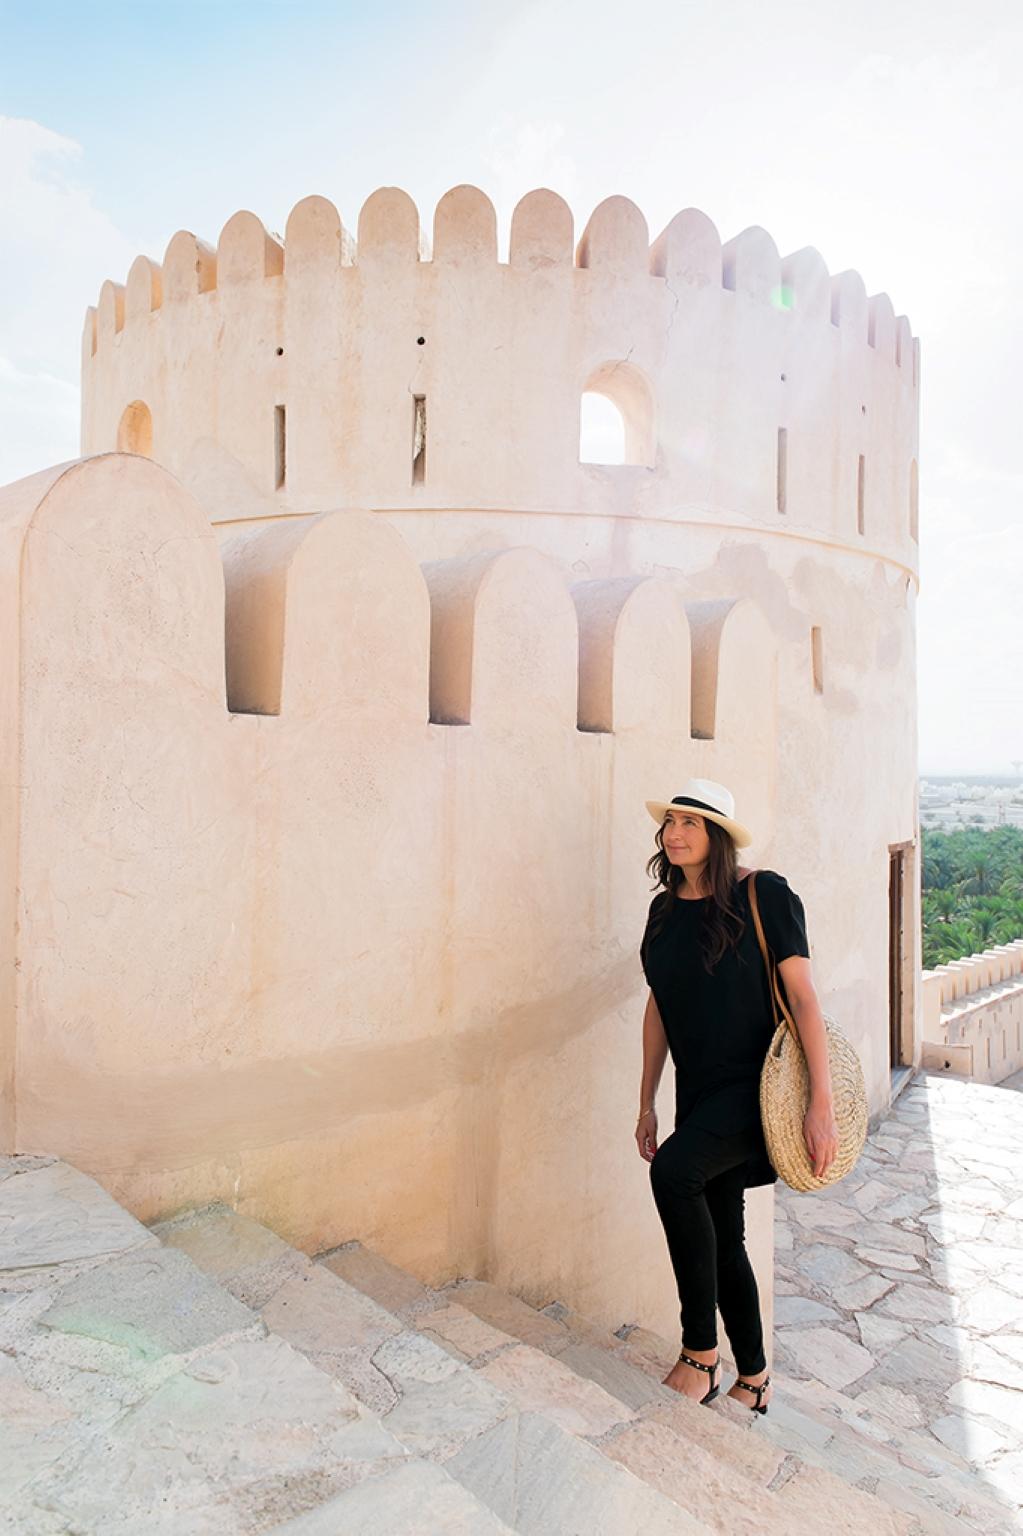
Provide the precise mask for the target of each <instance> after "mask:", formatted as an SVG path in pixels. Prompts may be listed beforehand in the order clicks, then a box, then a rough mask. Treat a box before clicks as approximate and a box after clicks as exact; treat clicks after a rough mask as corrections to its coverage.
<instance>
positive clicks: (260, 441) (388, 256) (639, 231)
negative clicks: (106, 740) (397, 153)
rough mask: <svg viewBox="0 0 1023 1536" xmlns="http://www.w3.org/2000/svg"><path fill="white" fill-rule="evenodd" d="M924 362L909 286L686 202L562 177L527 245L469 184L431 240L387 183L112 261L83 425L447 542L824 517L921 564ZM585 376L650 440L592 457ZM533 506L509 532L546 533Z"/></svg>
mask: <svg viewBox="0 0 1023 1536" xmlns="http://www.w3.org/2000/svg"><path fill="white" fill-rule="evenodd" d="M918 359H919V352H918V343H917V342H916V340H915V339H914V337H913V336H912V333H911V330H910V327H909V322H908V321H907V320H906V318H905V317H904V316H900V317H896V315H895V312H894V309H893V306H892V304H891V301H890V300H889V298H888V296H887V295H886V294H883V293H882V294H877V295H874V296H873V297H870V298H868V296H867V294H866V291H865V288H864V285H863V282H862V280H861V279H860V278H859V276H858V275H857V274H856V273H855V272H843V273H839V274H838V275H835V276H832V275H830V274H829V272H828V270H827V268H826V266H825V264H824V261H823V260H822V258H821V257H820V256H819V254H818V253H817V252H816V251H814V250H812V249H809V248H807V249H804V250H800V251H797V252H795V253H793V254H791V255H788V256H784V257H782V256H781V255H780V254H779V252H778V249H777V247H776V246H775V244H774V241H773V240H772V239H771V237H770V235H768V234H767V233H766V231H764V230H762V229H759V228H751V229H747V230H744V231H742V232H741V233H740V234H738V235H736V236H735V237H734V238H733V239H730V240H728V241H727V242H725V243H724V244H722V242H721V239H720V237H719V235H718V232H717V230H716V229H715V228H714V226H713V224H712V223H711V222H710V220H709V219H707V218H706V216H705V215H704V214H702V213H700V212H699V211H698V210H695V209H687V210H684V211H683V212H681V213H679V214H677V215H676V216H675V217H674V218H673V219H672V220H671V221H670V222H669V224H668V225H667V227H666V228H665V229H664V230H663V231H662V232H661V233H660V234H659V235H658V236H657V237H656V238H655V239H654V240H653V241H651V239H650V234H649V231H648V229H647V225H646V221H645V219H644V218H643V215H642V213H641V212H640V210H639V209H638V208H637V207H636V206H635V205H634V204H633V203H631V202H630V201H629V200H628V199H626V198H623V197H611V198H608V199H607V200H606V201H605V202H603V203H601V204H600V205H599V207H598V208H596V209H595V210H594V212H593V214H592V215H591V217H590V219H589V221H588V222H587V224H586V227H585V229H584V230H583V231H582V233H581V235H579V236H578V238H577V236H576V231H575V229H574V225H573V218H572V214H571V211H570V209H569V208H568V206H567V204H566V203H565V202H564V201H563V200H562V199H561V198H560V197H558V196H557V195H556V194H555V193H553V192H550V191H546V190H540V191H536V192H531V193H529V194H528V195H527V196H526V197H524V198H523V199H522V200H521V202H520V203H519V204H518V206H517V207H516V209H515V210H514V213H513V215H512V219H511V227H510V238H509V243H508V248H507V251H506V252H504V251H502V250H500V249H499V241H498V230H497V219H496V216H495V211H494V208H493V205H492V204H491V203H490V201H489V200H488V198H487V197H486V196H485V195H484V194H483V193H482V192H480V191H479V190H477V189H476V188H474V187H468V186H463V187H456V188H454V189H453V190H452V191H450V192H448V193H447V194H446V195H445V196H444V197H443V198H442V199H441V201H440V202H439V204H438V205H437V208H436V212H435V215H434V219H433V228H432V238H431V240H430V241H429V244H427V241H426V240H425V238H424V234H423V230H422V227H421V222H420V218H419V214H418V211H417V209H416V207H415V205H414V203H413V202H412V201H411V199H410V198H409V197H408V196H407V195H406V194H405V193H403V192H401V191H398V190H396V189H393V188H384V189H381V190H379V191H377V192H374V193H373V194H372V196H371V197H370V198H369V199H368V200H367V202H366V203H365V205H364V206H363V208H362V210H361V212H360V214H359V217H358V220H357V226H356V233H355V234H352V233H350V232H349V231H348V230H347V229H346V228H345V226H344V224H343V222H342V220H341V217H340V215H339V214H338V211H337V209H336V208H335V207H334V206H333V204H331V203H330V202H328V201H327V200H325V199H324V198H320V197H309V198H305V199H304V200H303V201H302V202H300V203H298V204H297V205H296V207H295V208H294V209H293V210H292V212H291V214H290V216H289V218H288V221H287V225H286V229H285V234H284V238H283V240H282V239H281V238H280V237H279V236H277V235H274V234H270V233H268V232H267V231H266V230H265V229H264V227H263V225H262V224H261V223H260V221H259V220H258V219H257V218H256V217H255V216H254V215H253V214H251V213H248V212H240V213H237V214H235V215H234V216H233V217H232V218H231V219H229V220H228V222H227V223H226V224H225V226H224V228H223V230H222V231H221V234H220V238H219V240H218V242H217V246H216V249H215V250H214V249H213V248H212V247H211V246H208V245H206V244H205V243H204V242H203V241H201V240H199V239H197V238H196V237H195V236H194V235H192V234H188V233H185V232H179V233H178V234H176V235H175V236H174V237H173V239H172V240H171V242H170V244H169V246H168V248H167V251H166V254H165V257H164V260H163V263H162V265H158V264H157V263H155V262H153V261H150V260H148V259H147V258H145V257H139V258H138V259H137V260H136V261H135V263H134V264H133V266H132V268H131V271H130V273H129V274H128V278H127V282H126V284H125V285H124V287H121V286H119V285H117V284H115V283H110V282H108V283H105V284H104V286H103V289H102V292H101V294H100V298H99V303H98V307H97V308H96V309H94V310H90V311H89V312H88V316H87V320H86V327H85V337H84V346H83V385H84V390H83V395H84V400H83V448H84V450H85V451H86V452H87V453H95V452H101V451H104V450H107V449H110V448H114V447H120V448H121V449H124V450H128V451H135V452H143V453H146V454H151V456H152V457H154V458H156V459H157V460H158V461H159V462H161V463H163V464H164V465H166V466H167V467H168V468H170V469H171V470H172V471H173V472H174V473H175V474H176V475H177V476H178V477H179V478H180V479H182V480H183V481H184V482H185V483H186V484H187V485H188V486H189V487H190V488H191V489H192V490H194V491H195V492H196V494H198V495H199V497H200V499H201V500H202V502H203V504H204V505H205V506H206V507H207V508H209V510H210V511H211V513H212V515H213V517H214V519H215V520H217V521H218V522H248V521H250V520H254V519H265V518H274V517H278V516H282V515H287V514H294V513H295V512H300V513H312V512H318V511H323V510H328V509H331V508H337V507H352V506H364V507H371V508H373V509H376V510H382V511H386V512H391V513H402V514H406V513H408V514H415V513H418V512H423V513H428V514H429V517H430V520H431V521H430V522H429V523H428V524H424V525H423V527H424V529H426V530H428V531H425V532H423V533H422V534H421V536H420V537H419V539H418V541H417V545H416V547H417V549H418V551H419V552H420V554H421V555H422V556H423V557H424V558H430V557H433V556H436V557H437V558H438V559H445V558H448V557H449V556H450V555H451V552H452V549H453V548H455V549H457V548H458V544H457V536H456V537H455V541H454V543H453V542H452V537H451V536H450V525H451V522H452V519H454V518H456V517H457V516H458V515H460V514H461V513H464V512H465V511H466V510H472V511H474V512H486V513H491V514H494V515H495V516H496V515H498V514H504V513H513V514H516V515H517V516H519V517H520V518H521V517H527V518H535V517H549V516H551V515H553V516H556V517H560V518H564V517H565V516H573V517H579V516H581V517H583V518H616V519H620V518H629V519H632V520H638V521H641V522H642V521H648V522H663V521H671V522H676V523H682V524H685V523H695V524H707V525H711V526H724V527H729V528H738V529H743V528H748V529H751V530H756V531H757V532H758V533H764V532H777V533H781V534H796V535H798V536H803V537H810V538H813V539H817V540H823V541H826V542H828V543H833V544H837V545H839V546H844V547H847V548H848V547H851V548H854V549H862V550H865V551H867V552H869V553H870V554H872V555H881V556H883V557H886V558H888V559H891V560H892V561H894V562H897V563H898V564H899V565H901V566H903V567H906V568H908V569H910V570H913V569H915V565H916V536H915V535H916V506H915V498H916V475H915V462H916V458H917V422H918V400H919V389H918V379H919V361H918ZM587 393H596V394H599V395H603V396H604V397H606V398H607V399H609V400H610V401H611V402H612V403H613V404H614V405H615V406H616V407H617V409H618V411H619V412H620V414H621V416H622V419H623V423H624V428H623V430H624V440H625V458H626V461H627V462H625V463H622V464H614V465H609V464H604V463H600V464H596V463H589V462H581V461H580V416H581V406H582V401H583V397H584V395H586V394H587ZM519 528H521V529H522V530H523V531H522V532H520V531H519ZM519 528H517V529H516V531H515V533H514V536H513V537H512V538H511V539H510V540H509V541H508V542H523V541H524V542H531V538H530V536H529V530H528V526H527V525H522V524H520V525H519ZM584 536H585V535H584V532H583V530H582V528H580V532H579V538H580V539H582V538H583V537H584ZM573 538H574V535H573V534H572V533H571V531H569V532H568V533H567V534H565V535H564V538H563V545H564V548H565V550H566V552H567V551H568V549H569V548H570V547H571V544H572V541H573ZM540 542H541V543H543V542H544V541H540ZM547 542H548V544H549V541H547ZM569 563H570V562H569ZM603 574H607V575H609V576H625V575H633V574H635V575H641V574H643V571H642V569H640V568H638V567H636V568H633V566H632V565H631V564H630V562H629V560H628V559H625V560H619V561H618V562H617V564H616V565H614V566H613V568H611V567H609V568H608V569H607V570H606V572H604V573H603Z"/></svg>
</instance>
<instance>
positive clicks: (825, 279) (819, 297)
mask: <svg viewBox="0 0 1023 1536" xmlns="http://www.w3.org/2000/svg"><path fill="white" fill-rule="evenodd" d="M781 283H782V291H783V293H784V294H785V295H786V297H787V298H788V299H789V300H790V301H791V302H790V305H789V307H790V308H791V309H793V310H794V311H795V312H796V313H797V314H799V315H801V316H805V317H806V318H807V319H809V320H820V321H822V322H826V321H828V320H830V318H831V274H830V273H829V272H828V269H827V266H826V265H825V262H824V257H823V256H822V255H821V253H820V252H819V251H817V250H815V249H814V247H813V246H812V245H806V246H804V247H803V249H802V250H800V251H793V252H792V253H791V255H789V256H786V257H785V259H784V261H783V262H782V264H781Z"/></svg>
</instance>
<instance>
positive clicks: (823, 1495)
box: [318, 1243, 944, 1533]
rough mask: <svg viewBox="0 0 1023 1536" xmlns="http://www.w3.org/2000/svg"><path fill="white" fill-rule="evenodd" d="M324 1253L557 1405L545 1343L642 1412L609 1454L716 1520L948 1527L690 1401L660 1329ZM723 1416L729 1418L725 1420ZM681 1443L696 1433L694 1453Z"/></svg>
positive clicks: (481, 1362)
mask: <svg viewBox="0 0 1023 1536" xmlns="http://www.w3.org/2000/svg"><path fill="white" fill-rule="evenodd" d="M318 1262H319V1263H321V1264H323V1265H326V1266H329V1267H330V1268H331V1269H332V1271H333V1272H334V1273H335V1274H337V1275H339V1276H340V1277H343V1278H345V1279H347V1280H348V1281H349V1282H350V1283H352V1284H355V1285H357V1286H358V1287H359V1288H360V1289H362V1290H363V1291H364V1293H365V1294H367V1295H370V1296H373V1297H374V1298H375V1299H377V1300H379V1301H380V1302H381V1304H383V1305H385V1306H392V1307H394V1308H395V1309H396V1311H397V1313H398V1314H399V1315H401V1316H402V1317H403V1319H405V1320H406V1321H414V1322H415V1324H416V1326H417V1327H418V1328H419V1329H420V1330H423V1331H428V1332H430V1333H432V1334H433V1335H434V1336H435V1337H437V1338H438V1339H439V1340H440V1341H441V1342H447V1343H448V1344H449V1345H451V1346H452V1347H454V1348H457V1349H459V1350H460V1351H461V1352H462V1353H463V1354H464V1356H465V1358H466V1359H467V1361H468V1362H469V1363H470V1364H472V1365H474V1366H475V1367H476V1368H477V1369H481V1370H484V1371H487V1372H488V1374H489V1375H490V1377H491V1379H493V1378H494V1377H495V1375H496V1376H497V1377H498V1378H499V1379H500V1380H501V1383H502V1385H503V1386H504V1387H505V1389H506V1390H509V1391H511V1392H512V1393H513V1394H515V1395H517V1397H518V1400H519V1401H520V1402H521V1404H522V1406H523V1407H530V1406H536V1405H538V1404H543V1405H544V1406H545V1407H546V1409H547V1411H548V1412H550V1411H551V1407H550V1403H551V1399H552V1397H554V1396H555V1395H556V1394H558V1393H565V1392H566V1389H567V1383H566V1382H565V1381H564V1379H563V1378H562V1379H561V1380H560V1381H558V1380H556V1379H555V1378H554V1377H552V1373H551V1370H550V1366H549V1365H548V1366H546V1367H543V1365H542V1362H539V1361H536V1360H535V1359H533V1358H531V1357H532V1356H533V1355H535V1353H536V1352H542V1353H544V1354H546V1355H548V1356H550V1357H553V1358H554V1359H556V1360H557V1361H558V1362H559V1364H560V1365H563V1366H569V1367H570V1368H571V1370H572V1371H573V1373H575V1374H576V1375H579V1376H582V1377H584V1378H586V1379H588V1380H590V1381H591V1382H593V1383H595V1384H597V1385H599V1386H600V1387H601V1388H603V1389H604V1390H605V1391H606V1392H608V1393H610V1394H611V1395H612V1396H616V1397H617V1398H618V1399H619V1401H620V1402H621V1403H622V1404H623V1405H625V1406H626V1407H629V1408H632V1409H633V1410H634V1411H635V1413H636V1419H635V1421H634V1422H633V1423H632V1424H624V1425H619V1426H618V1427H617V1428H615V1429H614V1430H612V1431H610V1432H608V1433H606V1434H605V1435H604V1436H602V1437H600V1436H594V1438H595V1440H596V1443H599V1444H600V1446H601V1448H602V1449H603V1450H604V1451H605V1453H606V1454H611V1455H618V1456H622V1457H625V1456H628V1457H629V1458H630V1464H631V1465H633V1466H634V1468H635V1470H637V1472H640V1473H641V1475H643V1476H645V1477H646V1478H647V1479H648V1480H649V1481H651V1482H653V1483H654V1484H655V1485H656V1486H659V1487H661V1488H662V1489H663V1491H665V1492H666V1493H669V1494H670V1496H671V1497H673V1498H675V1499H676V1500H677V1501H678V1502H679V1503H682V1504H684V1505H685V1506H686V1507H687V1508H689V1509H690V1510H691V1511H692V1512H693V1513H694V1514H696V1515H697V1516H698V1517H700V1516H702V1517H703V1518H704V1519H707V1520H712V1519H713V1520H715V1521H717V1522H719V1523H717V1524H715V1527H714V1528H715V1529H720V1530H736V1531H738V1530H751V1531H752V1530H760V1531H774V1530H778V1531H779V1532H788V1531H789V1530H791V1522H792V1520H793V1518H794V1516H795V1515H796V1513H797V1512H798V1511H799V1510H800V1509H802V1508H804V1506H805V1508H806V1509H807V1510H808V1511H809V1510H814V1511H816V1512H817V1513H818V1514H819V1512H820V1510H821V1509H822V1508H824V1507H826V1506H827V1505H828V1504H829V1502H830V1505H831V1507H832V1508H833V1509H834V1510H835V1511H836V1512H837V1514H836V1518H837V1516H838V1515H840V1517H841V1522H843V1523H842V1524H841V1528H842V1529H843V1530H849V1531H852V1530H854V1529H856V1530H863V1531H864V1532H874V1533H877V1532H878V1531H880V1530H889V1529H890V1530H908V1529H914V1528H915V1529H926V1530H935V1531H938V1530H943V1529H944V1523H943V1521H942V1519H941V1517H940V1515H938V1514H934V1515H932V1513H931V1512H930V1511H929V1510H927V1509H924V1510H923V1511H920V1512H914V1514H915V1515H916V1519H911V1518H909V1517H907V1516H906V1515H905V1514H904V1513H903V1512H900V1511H897V1510H893V1509H890V1508H885V1507H884V1506H883V1505H881V1506H879V1504H878V1501H877V1500H876V1499H874V1498H873V1497H871V1496H870V1494H869V1492H867V1491H861V1490H853V1489H850V1487H849V1486H848V1484H847V1483H846V1482H845V1481H843V1480H841V1479H839V1478H836V1477H832V1476H830V1474H829V1473H828V1471H827V1469H826V1467H823V1468H819V1467H817V1466H815V1465H812V1464H806V1463H805V1462H804V1461H801V1460H799V1459H797V1458H793V1457H790V1456H786V1455H785V1454H784V1453H782V1454H779V1452H778V1450H777V1448H771V1447H770V1446H768V1445H765V1444H764V1441H763V1439H762V1438H760V1437H758V1436H757V1435H756V1434H751V1433H749V1431H750V1430H751V1429H752V1428H753V1425H754V1424H760V1423H762V1422H763V1421H762V1420H758V1419H756V1417H755V1416H754V1415H752V1414H750V1413H749V1411H748V1410H747V1409H745V1408H743V1407H742V1406H740V1405H739V1404H736V1403H734V1402H732V1401H731V1400H727V1399H723V1400H719V1402H718V1403H717V1404H715V1410H716V1411H715V1412H714V1413H713V1414H708V1413H706V1412H705V1410H703V1409H702V1408H700V1407H699V1406H698V1405H696V1404H692V1403H689V1402H687V1401H685V1400H683V1399H680V1398H679V1395H678V1394H677V1393H676V1392H674V1391H672V1390H671V1389H670V1388H668V1387H665V1386H663V1385H662V1383H661V1380H660V1378H661V1376H663V1375H664V1374H666V1372H667V1369H668V1368H669V1366H670V1364H672V1363H673V1362H674V1359H675V1353H674V1352H669V1349H668V1346H667V1345H666V1344H665V1343H664V1341H663V1340H658V1339H655V1337H654V1336H653V1335H646V1336H645V1338H644V1339H640V1340H636V1341H633V1340H631V1339H626V1340H622V1339H619V1338H617V1337H616V1336H615V1335H614V1334H611V1333H609V1332H608V1331H607V1330H606V1329H603V1328H600V1327H598V1326H597V1325H595V1324H593V1323H591V1322H590V1321H589V1320H588V1319H585V1318H582V1317H580V1316H579V1315H578V1314H573V1313H571V1312H570V1311H569V1309H568V1308H566V1307H564V1306H563V1305H562V1304H561V1303H557V1302H555V1303H552V1304H550V1305H549V1306H547V1307H544V1308H543V1309H540V1310H537V1309H535V1308H533V1307H530V1306H529V1305H528V1304H527V1303H525V1302H523V1301H521V1300H520V1299H519V1298H518V1297H515V1296H512V1295H509V1294H508V1293H507V1292H505V1291H502V1290H501V1289H500V1288H499V1287H496V1286H493V1285H489V1284H487V1283H486V1282H483V1281H476V1280H459V1281H455V1282H452V1283H451V1284H450V1285H447V1286H445V1287H443V1289H442V1290H441V1291H440V1292H439V1293H438V1292H437V1291H432V1290H431V1289H430V1288H429V1287H426V1286H423V1285H421V1284H420V1283H419V1282H418V1281H416V1280H414V1279H412V1278H411V1277H409V1276H408V1275H406V1274H404V1272H402V1271H400V1270H397V1269H395V1267H394V1266H393V1265H390V1264H388V1263H387V1261H385V1260H382V1259H380V1258H379V1257H378V1256H377V1255H374V1254H372V1253H371V1252H370V1251H369V1250H367V1249H365V1248H364V1247H363V1246H362V1245H361V1244H359V1243H350V1244H346V1245H345V1246H344V1247H342V1248H340V1249H337V1250H335V1251H334V1252H332V1253H331V1254H328V1255H323V1256H321V1257H320V1259H319V1261H318ZM438 1295H439V1296H440V1297H441V1298H444V1297H447V1298H450V1300H449V1303H448V1305H447V1306H443V1305H438V1300H437V1298H438ZM431 1309H432V1310H431ZM509 1338H510V1339H513V1340H518V1342H519V1348H518V1350H517V1351H515V1350H512V1351H509V1350H508V1349H507V1347H506V1345H507V1340H508V1339H509ZM662 1357H666V1358H662ZM654 1372H656V1374H654ZM722 1417H724V1418H726V1419H728V1420H729V1421H730V1422H728V1423H722ZM655 1426H656V1431H655ZM596 1427H597V1426H595V1428H596ZM665 1431H668V1432H669V1433H670V1435H671V1437H672V1438H671V1441H670V1443H669V1442H666V1440H665ZM658 1434H659V1435H660V1437H661V1439H660V1442H658ZM679 1440H681V1441H684V1442H685V1447H686V1449H685V1451H684V1452H681V1451H680V1449H679V1448H678V1446H677V1442H678V1441H679ZM775 1489H777V1491H775ZM707 1494H710V1495H711V1496H710V1497H705V1495H707ZM708 1511H712V1512H713V1514H710V1513H708ZM854 1521H855V1524H854V1523H853V1522H854ZM725 1522H729V1523H725Z"/></svg>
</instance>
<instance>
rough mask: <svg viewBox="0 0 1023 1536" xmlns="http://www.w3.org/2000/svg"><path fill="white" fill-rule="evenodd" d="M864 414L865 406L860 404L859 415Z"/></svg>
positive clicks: (865, 412)
mask: <svg viewBox="0 0 1023 1536" xmlns="http://www.w3.org/2000/svg"><path fill="white" fill-rule="evenodd" d="M866 414H867V407H866V406H865V405H861V406H860V415H861V416H865V415H866Z"/></svg>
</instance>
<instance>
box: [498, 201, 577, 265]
mask: <svg viewBox="0 0 1023 1536" xmlns="http://www.w3.org/2000/svg"><path fill="white" fill-rule="evenodd" d="M573 241H574V229H573V221H572V210H571V208H569V206H568V204H567V203H566V202H565V200H564V198H563V197H559V196H558V194H557V193H556V192H548V191H547V189H546V188H542V187H541V188H538V190H537V191H535V192H527V193H526V195H525V197H523V198H522V199H521V200H520V201H519V202H518V203H517V204H516V206H515V211H514V213H513V214H512V221H511V243H510V246H509V251H508V265H509V266H512V267H528V268H530V269H531V270H532V271H543V270H544V269H545V268H547V267H570V266H571V265H572V250H573Z"/></svg>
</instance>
